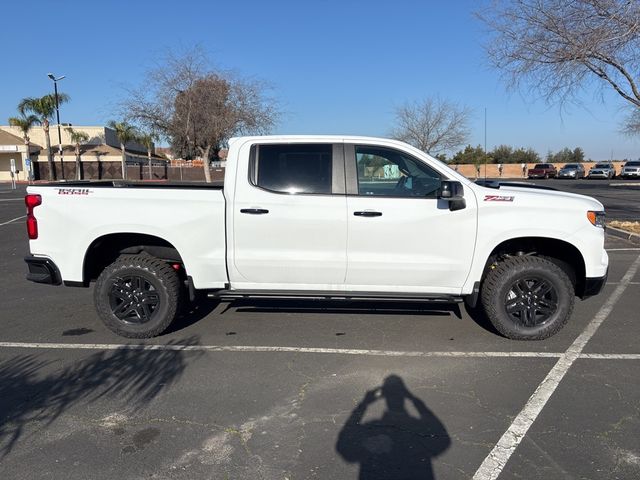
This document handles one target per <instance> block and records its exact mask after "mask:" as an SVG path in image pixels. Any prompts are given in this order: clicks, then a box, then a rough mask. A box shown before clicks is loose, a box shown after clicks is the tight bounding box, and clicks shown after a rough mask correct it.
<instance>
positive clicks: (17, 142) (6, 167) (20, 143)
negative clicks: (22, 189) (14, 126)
mask: <svg viewBox="0 0 640 480" xmlns="http://www.w3.org/2000/svg"><path fill="white" fill-rule="evenodd" d="M29 150H30V152H29V153H30V155H36V154H37V152H38V151H39V150H40V147H38V146H37V145H31V146H30V149H29ZM27 158H28V155H27V147H26V145H25V144H24V140H23V139H22V136H21V135H13V134H11V133H9V132H7V131H5V130H3V129H0V182H2V181H7V180H11V160H13V161H14V163H15V166H16V170H17V171H18V172H19V173H18V174H17V175H16V180H27V179H28V174H27V172H26V168H25V160H26V159H27Z"/></svg>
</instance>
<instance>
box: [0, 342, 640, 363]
mask: <svg viewBox="0 0 640 480" xmlns="http://www.w3.org/2000/svg"><path fill="white" fill-rule="evenodd" d="M0 348H32V349H42V350H46V349H49V350H120V349H122V350H172V351H185V352H249V353H251V352H254V353H260V352H271V353H326V354H334V355H364V356H374V357H448V358H561V357H562V356H563V355H565V354H564V353H558V352H411V351H409V352H406V351H399V350H363V349H352V348H320V347H278V346H266V345H179V344H175V343H172V344H169V345H163V344H160V345H153V344H146V345H145V344H131V343H122V344H118V343H33V342H0ZM578 358H585V359H596V360H640V353H581V354H579V355H578Z"/></svg>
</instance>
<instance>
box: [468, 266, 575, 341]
mask: <svg viewBox="0 0 640 480" xmlns="http://www.w3.org/2000/svg"><path fill="white" fill-rule="evenodd" d="M535 280H539V281H540V282H542V283H543V284H546V285H547V286H550V287H551V290H550V293H546V294H545V296H544V298H543V301H542V302H541V303H540V305H543V306H544V308H545V309H547V310H549V309H548V308H547V305H548V303H549V302H548V299H549V297H551V296H553V298H552V300H553V299H555V300H556V301H555V304H556V308H555V310H553V309H551V310H552V311H553V313H550V314H549V317H548V318H547V319H546V320H543V321H541V322H540V323H539V324H534V325H523V324H522V323H523V322H522V318H523V316H525V317H526V312H524V310H521V311H520V312H515V313H509V312H508V311H507V305H512V306H513V308H514V309H517V308H520V309H522V308H524V309H527V308H529V309H533V311H534V313H533V316H534V317H536V315H538V314H539V315H540V316H541V317H544V315H543V314H542V313H539V311H538V310H537V308H538V307H536V305H539V304H538V303H535V302H539V299H538V298H537V297H536V298H533V297H534V293H536V292H532V291H531V290H530V291H529V293H528V295H529V297H528V298H523V302H522V303H519V302H518V300H519V299H520V297H519V296H518V295H519V294H516V293H515V292H519V291H523V290H524V291H525V292H526V288H525V289H520V290H519V288H520V287H519V286H518V285H522V282H524V283H525V285H526V284H529V285H536V284H535V283H534V282H535ZM519 282H520V283H519ZM529 288H531V287H529ZM540 291H542V290H540ZM537 293H539V292H537ZM514 295H515V297H517V298H514ZM522 297H527V293H524V294H522ZM480 298H481V301H482V306H483V307H484V309H485V312H486V315H487V318H488V319H489V321H490V322H491V324H492V325H493V326H494V327H495V328H496V330H498V332H500V333H501V334H502V335H504V336H505V337H507V338H511V339H514V340H543V339H545V338H549V337H551V336H552V335H555V334H556V333H557V332H558V331H560V330H561V329H562V327H564V325H565V324H566V323H567V320H568V319H569V317H570V316H571V312H572V311H573V305H574V302H575V290H574V287H573V284H572V283H571V280H570V278H569V276H568V275H567V273H566V272H565V271H564V270H563V269H562V268H560V267H559V266H558V265H556V264H555V263H553V262H552V261H550V260H548V259H546V258H544V257H535V256H518V257H510V258H507V259H506V260H504V261H501V262H499V263H498V264H496V265H494V266H493V267H492V268H491V270H490V271H489V273H488V274H487V276H486V278H485V280H484V282H483V284H482V290H481V292H480ZM527 302H532V303H529V304H528V305H529V306H528V307H527V306H526V305H527ZM513 303H518V306H515V305H513ZM551 303H553V302H551ZM541 308H542V307H541ZM514 315H519V316H520V318H519V319H518V318H514ZM527 320H528V319H527ZM525 322H526V321H525Z"/></svg>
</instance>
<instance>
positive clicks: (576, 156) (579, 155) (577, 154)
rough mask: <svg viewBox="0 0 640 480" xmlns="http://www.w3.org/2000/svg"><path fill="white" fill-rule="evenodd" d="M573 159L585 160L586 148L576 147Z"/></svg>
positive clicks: (577, 161) (577, 160)
mask: <svg viewBox="0 0 640 480" xmlns="http://www.w3.org/2000/svg"><path fill="white" fill-rule="evenodd" d="M573 161H574V162H576V163H579V162H584V150H582V149H581V148H580V147H576V148H574V149H573Z"/></svg>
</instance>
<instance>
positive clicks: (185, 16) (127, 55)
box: [0, 0, 640, 159]
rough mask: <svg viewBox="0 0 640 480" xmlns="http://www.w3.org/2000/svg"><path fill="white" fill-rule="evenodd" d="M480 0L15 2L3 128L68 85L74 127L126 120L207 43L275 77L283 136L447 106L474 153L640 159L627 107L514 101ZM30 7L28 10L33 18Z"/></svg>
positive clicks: (371, 125)
mask: <svg viewBox="0 0 640 480" xmlns="http://www.w3.org/2000/svg"><path fill="white" fill-rule="evenodd" d="M478 5H479V2H474V1H467V0H459V1H417V0H416V1H405V0H396V1H393V2H391V1H378V0H369V1H355V0H343V1H337V0H335V1H334V0H315V1H303V0H299V1H278V0H270V1H244V0H234V1H227V2H221V1H202V2H192V1H183V2H176V1H171V2H168V1H152V2H150V1H134V0H129V1H127V2H122V1H111V2H96V1H92V0H86V1H67V2H65V1H62V0H59V1H57V2H50V1H46V2H42V1H30V2H26V3H25V2H9V3H8V4H6V5H3V17H4V18H5V19H13V21H4V22H3V25H2V28H1V29H0V45H2V47H3V48H2V65H3V69H2V70H3V72H4V75H1V76H0V92H1V93H0V122H1V123H4V124H6V121H7V120H6V119H7V118H8V117H9V116H13V115H15V107H16V105H17V103H18V101H19V100H20V99H21V98H23V97H25V96H39V95H43V94H45V93H48V92H49V91H50V90H51V89H52V84H51V81H50V80H49V79H48V78H47V76H46V74H47V72H50V71H51V72H54V73H55V74H56V75H66V76H67V78H66V79H64V80H63V81H62V83H61V85H60V89H61V90H62V91H64V92H66V93H68V94H69V95H71V97H72V101H71V103H69V104H67V105H64V106H63V108H62V110H61V121H62V122H70V123H73V124H77V125H81V124H84V125H86V124H104V123H106V122H107V121H108V120H110V119H113V118H115V115H116V114H115V111H116V103H117V101H118V100H119V99H120V98H121V97H122V96H123V95H124V93H123V86H124V85H130V86H137V85H139V84H140V82H141V80H142V77H143V75H144V72H145V70H146V69H148V68H149V67H151V66H152V65H153V63H154V61H155V60H157V59H158V58H160V57H161V56H162V53H163V51H164V50H166V49H167V48H174V49H176V48H178V49H180V48H182V49H184V48H189V47H191V46H193V45H196V44H197V45H200V46H201V47H202V48H203V49H205V50H206V51H207V52H208V54H209V56H210V58H211V59H212V61H213V62H214V64H215V65H216V66H217V67H219V68H220V69H224V70H233V71H235V72H237V73H238V74H240V75H242V76H245V77H253V78H258V79H261V80H265V81H266V82H268V83H269V84H271V85H272V86H273V92H272V93H273V95H275V96H276V97H277V98H278V100H279V102H280V104H281V107H282V109H283V110H284V112H285V113H284V115H283V117H282V119H281V121H280V123H279V125H278V126H277V129H276V131H275V132H274V133H292V134H305V133H309V134H316V133H317V134H332V133H335V134H358V135H375V136H385V135H386V134H388V133H389V131H390V130H391V128H392V127H393V121H394V114H393V112H394V108H395V107H396V106H398V105H400V104H402V103H403V102H405V101H413V100H418V99H421V98H425V97H429V96H440V97H441V98H443V99H447V100H451V101H454V102H457V103H460V104H465V105H468V106H469V107H471V108H472V109H473V111H474V116H473V119H472V124H471V126H472V135H471V138H470V143H472V144H482V143H483V142H484V109H485V108H486V109H487V112H488V113H487V117H488V133H487V146H488V148H489V149H491V148H492V147H493V146H494V145H497V144H510V145H514V146H524V147H533V148H534V149H536V150H537V151H538V152H539V153H540V154H541V155H545V154H546V152H547V151H548V150H549V149H551V150H554V151H555V150H558V149H560V148H562V147H564V146H568V147H571V148H574V147H576V146H581V147H582V148H584V150H585V152H586V154H587V157H590V158H593V159H608V158H610V157H611V155H613V158H614V159H615V158H638V157H639V156H640V139H629V138H627V137H625V136H623V135H621V134H619V133H618V130H619V125H620V122H621V121H622V119H623V116H624V111H623V110H622V106H623V105H624V103H623V101H622V100H618V98H617V97H616V96H615V95H614V94H610V93H608V92H605V93H604V95H602V94H599V93H598V92H596V91H593V90H592V91H587V92H585V93H584V95H583V97H582V99H581V100H582V103H583V104H584V105H583V106H580V107H578V106H571V107H570V108H568V109H565V110H563V111H562V112H561V111H560V109H559V108H558V107H557V106H549V105H547V104H545V103H544V101H542V100H536V99H535V98H527V96H525V95H524V94H522V93H519V92H507V91H506V89H505V85H504V84H503V82H501V80H500V75H499V74H498V73H497V72H495V71H493V70H491V69H490V68H489V66H488V64H487V61H486V57H485V54H484V51H483V49H482V43H483V42H484V41H485V39H486V37H485V36H484V32H483V27H482V25H481V24H479V22H478V21H477V20H476V19H475V18H474V16H473V11H474V10H475V9H477V8H478ZM25 9H26V12H25Z"/></svg>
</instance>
